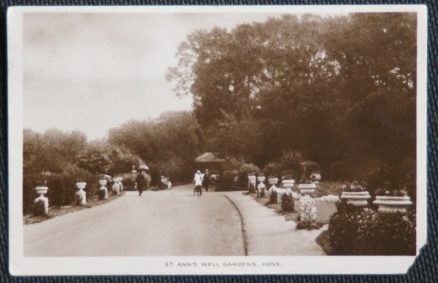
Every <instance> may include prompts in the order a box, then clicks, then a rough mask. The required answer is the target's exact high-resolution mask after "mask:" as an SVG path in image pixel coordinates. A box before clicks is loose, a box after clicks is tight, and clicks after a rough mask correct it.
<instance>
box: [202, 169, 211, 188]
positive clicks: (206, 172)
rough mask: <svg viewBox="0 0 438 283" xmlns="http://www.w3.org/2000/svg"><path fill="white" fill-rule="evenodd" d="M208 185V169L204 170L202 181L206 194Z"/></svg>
mask: <svg viewBox="0 0 438 283" xmlns="http://www.w3.org/2000/svg"><path fill="white" fill-rule="evenodd" d="M208 185H210V174H209V173H208V169H206V170H205V173H204V179H203V186H204V188H205V191H206V192H208Z"/></svg>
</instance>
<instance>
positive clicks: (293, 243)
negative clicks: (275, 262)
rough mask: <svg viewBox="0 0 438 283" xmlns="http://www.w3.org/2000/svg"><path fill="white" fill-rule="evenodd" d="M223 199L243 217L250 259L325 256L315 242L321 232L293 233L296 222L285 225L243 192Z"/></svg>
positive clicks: (284, 221) (303, 231) (231, 193)
mask: <svg viewBox="0 0 438 283" xmlns="http://www.w3.org/2000/svg"><path fill="white" fill-rule="evenodd" d="M226 196H227V197H228V198H229V199H230V200H231V201H232V202H233V203H234V205H235V206H236V207H237V208H238V209H239V211H240V214H241V215H242V218H243V227H244V230H245V232H244V233H245V241H246V247H247V250H248V255H249V256H260V255H264V256H269V255H283V256H287V255H289V256H293V255H325V253H324V251H323V250H322V248H321V247H320V246H319V245H318V244H317V243H316V242H315V239H316V237H317V236H318V235H319V234H320V233H321V230H311V231H307V230H296V229H295V227H296V222H295V221H286V220H285V219H284V216H282V215H279V214H277V213H276V212H275V211H274V210H273V209H269V208H267V207H266V206H264V205H262V204H260V203H258V202H257V201H256V200H254V198H253V197H252V196H250V195H247V194H243V193H242V192H229V193H227V194H226Z"/></svg>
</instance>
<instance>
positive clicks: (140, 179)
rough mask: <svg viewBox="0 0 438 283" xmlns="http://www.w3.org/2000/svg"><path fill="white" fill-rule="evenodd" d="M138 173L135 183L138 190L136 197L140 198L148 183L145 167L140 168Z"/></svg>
mask: <svg viewBox="0 0 438 283" xmlns="http://www.w3.org/2000/svg"><path fill="white" fill-rule="evenodd" d="M139 170H140V173H139V174H138V175H137V178H136V180H135V181H136V182H137V189H138V196H141V194H142V193H143V191H144V189H145V188H146V187H147V185H148V184H147V183H148V176H147V174H146V171H147V167H146V166H140V168H139Z"/></svg>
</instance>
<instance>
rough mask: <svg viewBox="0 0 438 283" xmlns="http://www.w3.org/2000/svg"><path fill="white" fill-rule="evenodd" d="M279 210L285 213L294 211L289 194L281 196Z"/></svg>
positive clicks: (292, 201) (292, 200)
mask: <svg viewBox="0 0 438 283" xmlns="http://www.w3.org/2000/svg"><path fill="white" fill-rule="evenodd" d="M281 209H282V210H283V211H286V212H293V211H295V207H294V199H293V198H292V195H290V194H283V195H282V196H281Z"/></svg>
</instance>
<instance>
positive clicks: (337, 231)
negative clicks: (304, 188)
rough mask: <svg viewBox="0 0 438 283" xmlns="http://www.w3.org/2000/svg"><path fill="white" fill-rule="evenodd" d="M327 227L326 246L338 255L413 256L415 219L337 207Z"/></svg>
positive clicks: (368, 210)
mask: <svg viewBox="0 0 438 283" xmlns="http://www.w3.org/2000/svg"><path fill="white" fill-rule="evenodd" d="M340 208H341V209H339V210H338V212H336V213H335V214H334V215H333V216H332V218H331V219H330V223H329V230H328V231H329V236H330V246H331V247H332V248H333V252H334V254H338V255H412V254H415V215H414V214H412V213H408V215H404V214H401V213H393V214H382V213H378V212H376V211H375V210H373V209H370V208H361V209H357V208H356V209H352V208H351V207H345V206H344V207H342V206H341V207H340Z"/></svg>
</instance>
